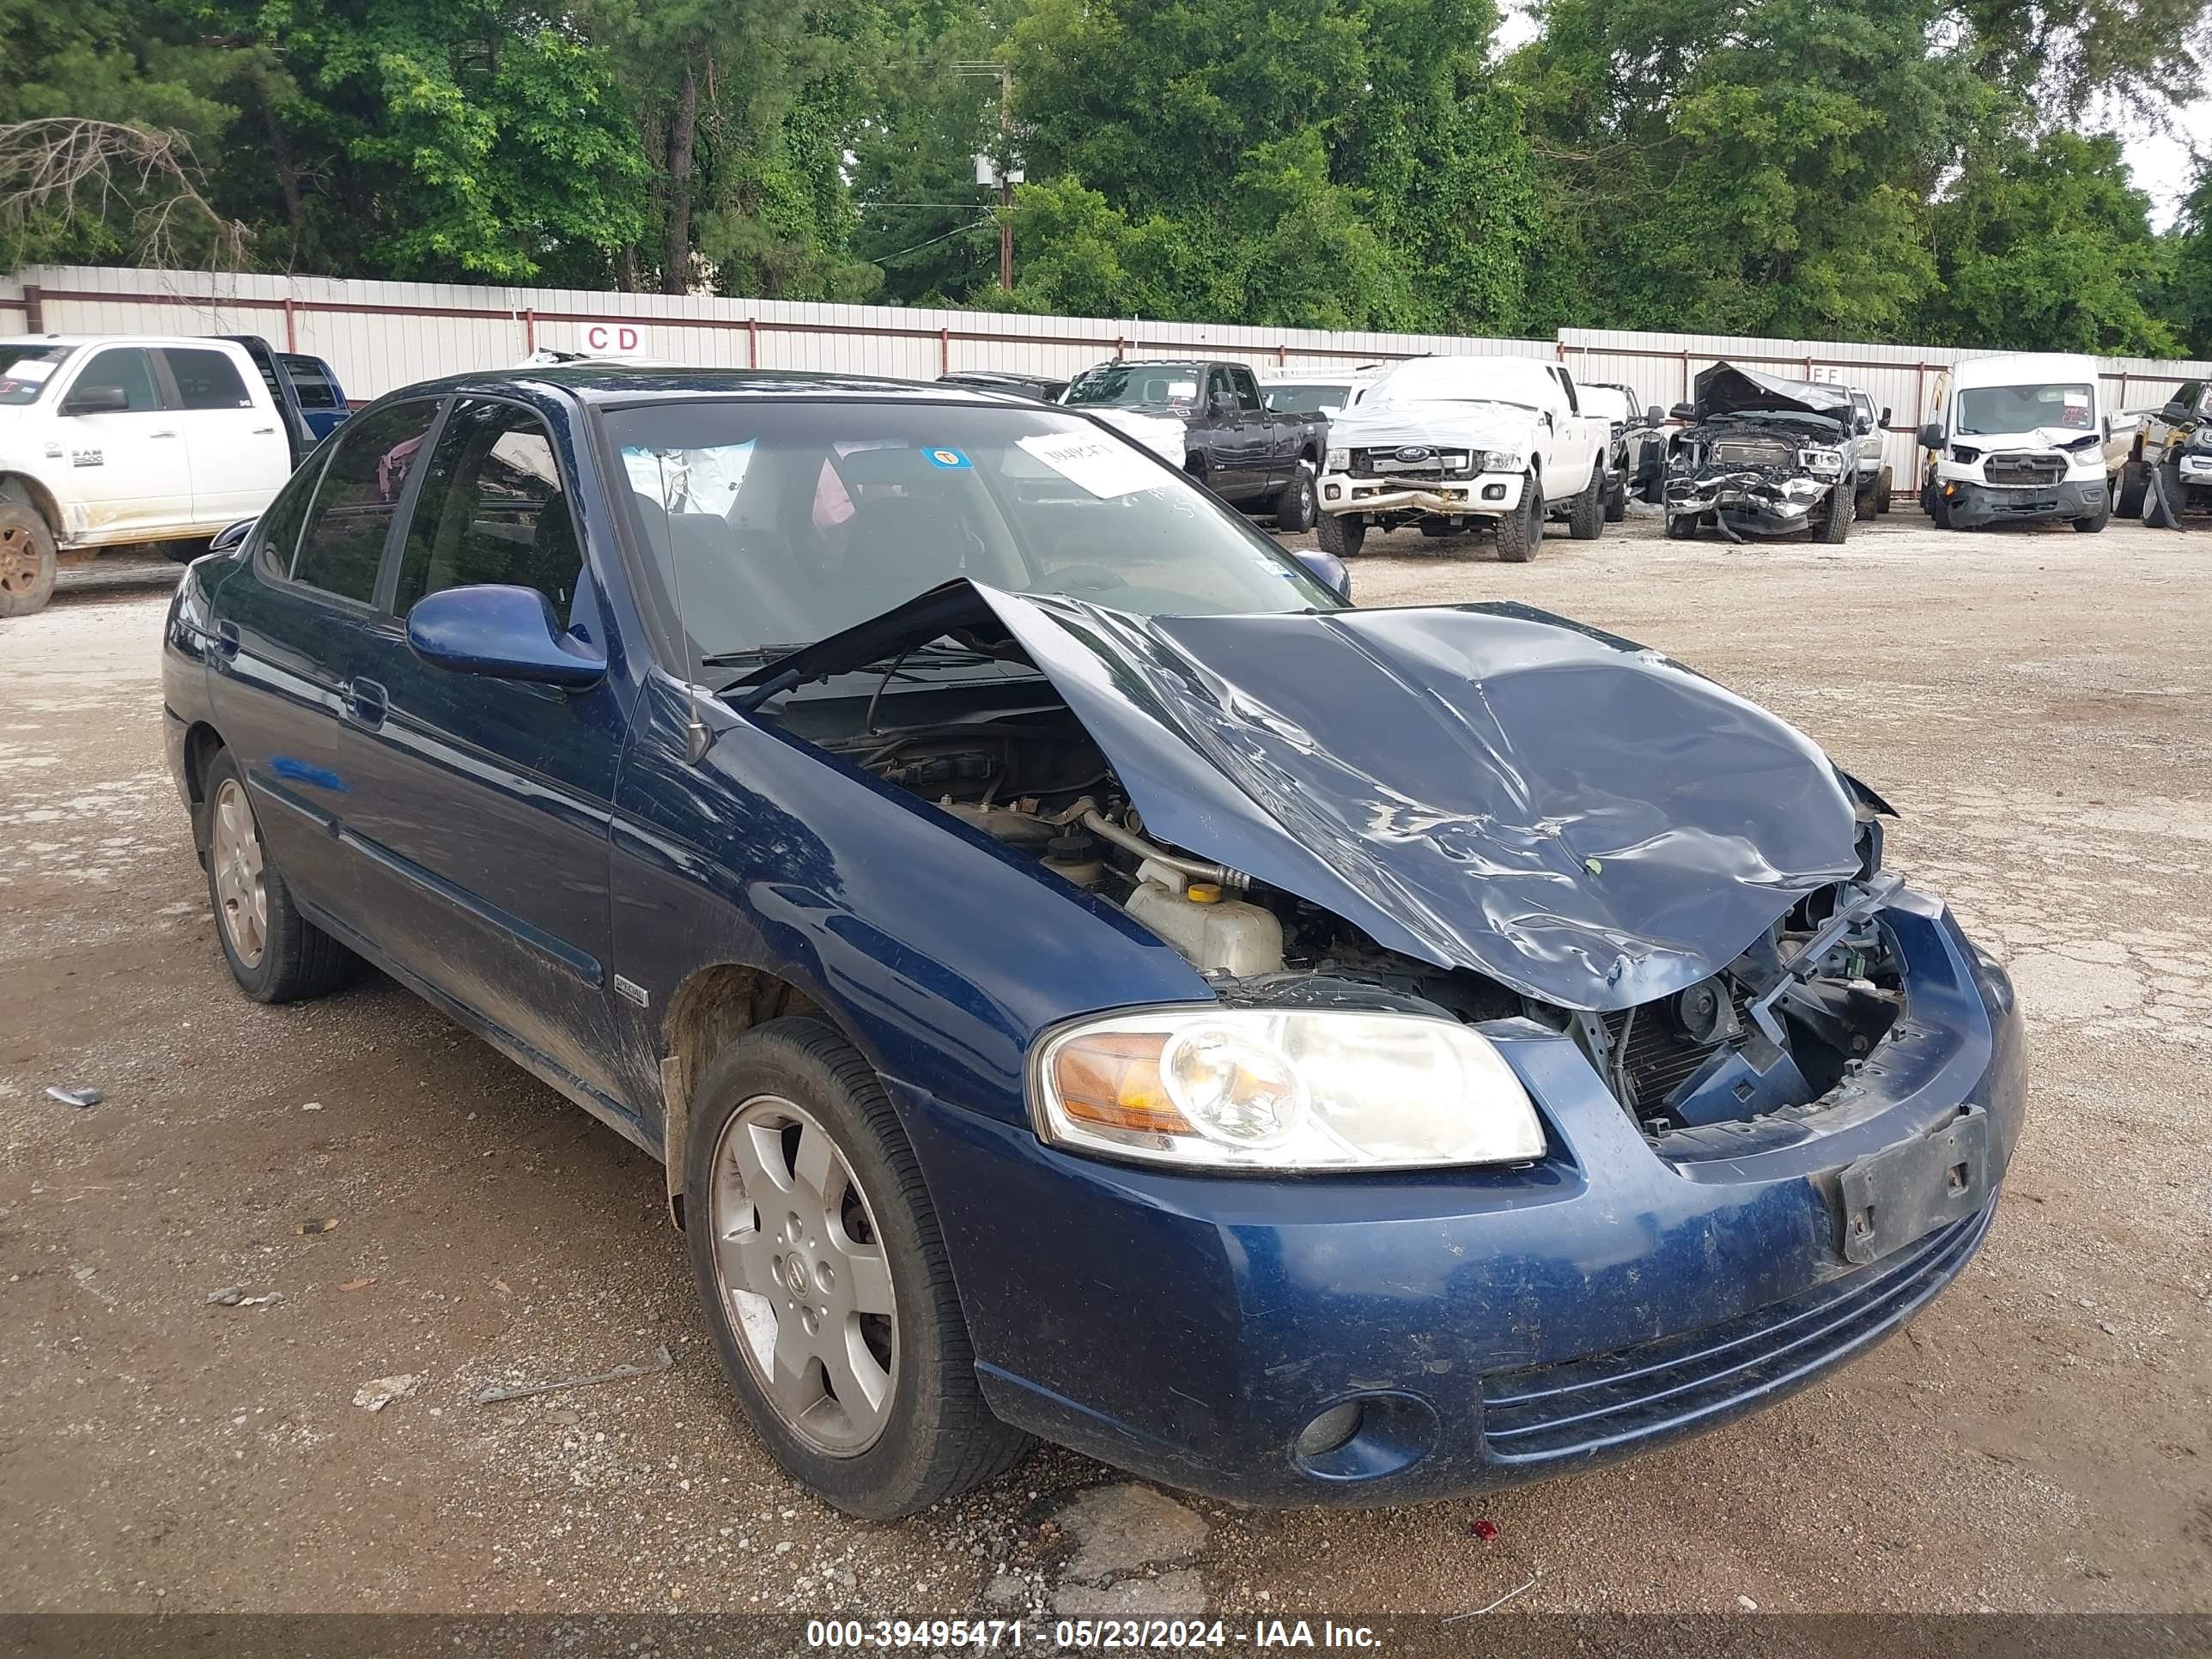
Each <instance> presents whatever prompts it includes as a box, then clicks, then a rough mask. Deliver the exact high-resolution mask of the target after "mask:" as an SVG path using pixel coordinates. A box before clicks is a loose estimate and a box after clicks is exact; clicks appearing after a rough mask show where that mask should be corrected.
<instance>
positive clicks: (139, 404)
mask: <svg viewBox="0 0 2212 1659" xmlns="http://www.w3.org/2000/svg"><path fill="white" fill-rule="evenodd" d="M112 386H120V387H122V389H123V392H124V395H125V397H126V398H129V399H130V402H129V403H128V404H126V405H125V407H126V408H128V409H129V410H130V411H131V413H132V414H134V415H136V414H139V413H141V412H143V411H144V410H150V409H159V408H160V407H161V394H160V393H158V392H155V390H154V360H153V358H152V356H150V355H149V354H148V352H147V351H146V349H145V348H144V347H143V346H113V347H111V348H110V349H107V350H106V351H96V352H94V353H93V355H92V359H91V361H90V362H87V363H86V364H85V366H84V370H83V372H82V374H79V375H78V376H77V377H76V385H75V386H71V387H70V398H71V400H72V401H74V400H75V399H76V398H82V396H83V395H84V394H85V393H86V392H100V391H105V390H106V389H108V388H109V387H112Z"/></svg>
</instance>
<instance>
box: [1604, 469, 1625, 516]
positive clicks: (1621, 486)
mask: <svg viewBox="0 0 2212 1659" xmlns="http://www.w3.org/2000/svg"><path fill="white" fill-rule="evenodd" d="M1627 516H1628V480H1627V478H1626V477H1620V478H1616V479H1615V480H1613V488H1612V489H1608V490H1607V491H1606V492H1605V521H1606V522H1607V524H1619V523H1620V521H1621V520H1624V519H1626V517H1627Z"/></svg>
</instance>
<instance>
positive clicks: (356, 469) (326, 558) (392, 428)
mask: <svg viewBox="0 0 2212 1659" xmlns="http://www.w3.org/2000/svg"><path fill="white" fill-rule="evenodd" d="M437 413H438V405H437V403H436V401H435V399H424V400H422V401H421V402H419V403H404V404H390V405H388V406H387V407H386V408H383V409H380V410H377V411H376V412H375V413H374V415H370V416H364V417H363V418H362V419H359V420H356V421H351V422H348V423H347V424H346V425H344V426H343V427H341V428H339V429H338V438H337V448H336V449H335V450H334V451H332V452H331V459H330V465H328V466H326V467H325V468H324V469H323V481H322V483H321V485H320V486H319V488H318V489H316V491H315V504H314V506H313V508H312V509H310V510H309V512H308V514H307V528H306V529H305V530H303V531H302V532H301V535H300V551H299V556H297V557H296V558H295V560H294V561H293V563H292V580H294V581H299V582H305V583H307V585H308V586H311V587H319V588H321V589H323V590H324V591H325V592H330V593H336V594H337V595H339V596H340V597H341V598H343V599H353V600H356V601H357V602H358V603H360V604H362V605H367V604H368V603H369V602H370V601H371V599H373V598H374V595H375V592H376V571H377V566H378V565H379V564H380V563H381V562H383V558H384V542H385V538H386V535H387V534H388V533H389V532H390V531H391V529H392V515H393V514H394V513H397V512H398V510H399V497H400V495H401V492H403V491H404V489H406V488H407V477H408V474H409V473H410V471H413V469H414V466H415V463H416V460H417V459H420V458H421V455H422V447H423V440H424V439H425V438H427V437H428V436H429V433H430V422H432V421H433V420H434V419H435V417H436V416H437Z"/></svg>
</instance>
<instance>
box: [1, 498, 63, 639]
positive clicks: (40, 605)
mask: <svg viewBox="0 0 2212 1659" xmlns="http://www.w3.org/2000/svg"><path fill="white" fill-rule="evenodd" d="M59 568H60V562H59V559H58V556H57V555H56V552H55V548H54V532H52V530H50V529H48V528H47V527H46V520H45V519H43V518H41V517H40V515H39V510H38V509H37V508H36V507H33V506H32V505H31V504H30V503H29V502H28V501H24V500H22V499H21V497H19V496H14V495H8V496H0V617H27V616H30V615H31V614H32V613H33V612H34V611H43V610H45V609H46V601H47V600H49V599H52V598H53V596H54V575H55V573H56V572H57V571H58V569H59Z"/></svg>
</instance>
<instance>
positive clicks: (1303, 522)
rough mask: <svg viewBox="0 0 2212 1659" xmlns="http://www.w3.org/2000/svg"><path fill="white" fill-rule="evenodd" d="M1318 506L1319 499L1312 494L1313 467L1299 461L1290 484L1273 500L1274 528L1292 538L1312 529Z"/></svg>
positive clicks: (1309, 463)
mask: <svg viewBox="0 0 2212 1659" xmlns="http://www.w3.org/2000/svg"><path fill="white" fill-rule="evenodd" d="M1320 505H1321V502H1320V498H1319V497H1318V496H1316V495H1315V494H1314V475H1313V465H1312V463H1311V462H1310V461H1300V462H1299V463H1298V465H1297V471H1295V472H1293V473H1292V474H1291V481H1290V483H1286V484H1285V485H1284V486H1283V493H1282V494H1281V495H1279V496H1277V497H1276V498H1275V528H1276V529H1278V530H1279V531H1281V532H1283V533H1284V534H1285V535H1292V536H1294V535H1297V533H1298V532H1301V531H1306V530H1310V529H1312V528H1313V521H1314V519H1315V516H1316V513H1317V512H1318V510H1319V507H1320Z"/></svg>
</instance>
